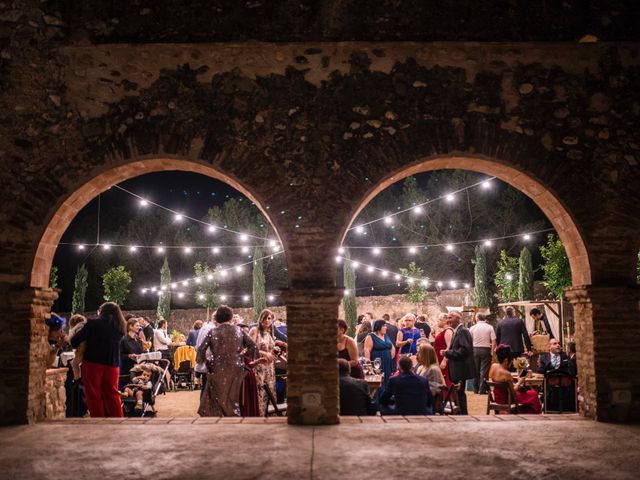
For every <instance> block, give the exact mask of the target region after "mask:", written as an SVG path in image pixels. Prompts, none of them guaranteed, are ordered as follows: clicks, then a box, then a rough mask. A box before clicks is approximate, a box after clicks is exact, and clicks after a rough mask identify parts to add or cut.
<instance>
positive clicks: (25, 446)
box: [0, 415, 640, 480]
mask: <svg viewBox="0 0 640 480" xmlns="http://www.w3.org/2000/svg"><path fill="white" fill-rule="evenodd" d="M284 421H285V419H284V418H271V419H268V420H267V421H265V420H264V419H261V418H252V419H244V420H242V419H233V418H227V419H217V418H198V419H196V418H155V419H143V420H130V419H129V420H121V419H113V420H111V419H69V420H64V421H60V422H45V423H40V424H37V425H31V426H20V427H7V428H2V429H0V472H2V473H1V474H0V477H1V478H3V479H45V478H46V479H50V480H56V479H64V480H69V479H94V478H100V479H101V480H105V479H106V478H110V479H113V478H128V479H136V480H138V479H146V478H150V479H154V480H162V479H174V478H180V479H182V480H187V479H191V478H200V479H203V478H224V479H225V480H232V479H244V478H260V479H269V478H278V479H297V478H314V479H334V478H335V479H340V480H351V479H358V478H363V479H372V478H373V479H394V478H413V479H417V478H440V479H447V480H454V479H464V480H470V479H482V478H490V479H493V480H502V479H518V480H529V479H537V478H539V479H544V480H552V479H562V480H569V479H574V478H576V479H577V478H581V479H585V480H586V479H592V478H597V479H607V480H608V479H631V478H634V479H636V478H638V472H639V471H640V449H639V448H638V445H640V427H639V426H628V425H610V424H602V423H596V422H592V421H589V420H582V419H580V418H579V417H577V416H574V415H563V416H560V415H556V416H541V417H533V416H529V417H526V416H522V417H519V416H515V415H514V416H507V415H503V416H500V417H496V416H478V417H474V416H470V417H409V418H403V417H391V418H386V419H383V418H380V417H376V418H371V417H369V418H363V419H359V418H357V417H351V418H344V419H343V423H342V424H341V425H337V426H331V427H290V426H287V425H286V424H284Z"/></svg>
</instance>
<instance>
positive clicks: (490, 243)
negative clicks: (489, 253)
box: [484, 240, 493, 247]
mask: <svg viewBox="0 0 640 480" xmlns="http://www.w3.org/2000/svg"><path fill="white" fill-rule="evenodd" d="M491 245H493V242H492V241H491V240H485V241H484V246H485V247H490V246H491Z"/></svg>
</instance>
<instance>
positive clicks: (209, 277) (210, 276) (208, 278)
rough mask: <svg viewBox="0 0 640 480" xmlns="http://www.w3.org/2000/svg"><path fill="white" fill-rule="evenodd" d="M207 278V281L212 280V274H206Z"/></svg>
mask: <svg viewBox="0 0 640 480" xmlns="http://www.w3.org/2000/svg"><path fill="white" fill-rule="evenodd" d="M207 280H209V281H211V280H213V275H212V274H210V273H209V274H208V275H207Z"/></svg>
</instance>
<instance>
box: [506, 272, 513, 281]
mask: <svg viewBox="0 0 640 480" xmlns="http://www.w3.org/2000/svg"><path fill="white" fill-rule="evenodd" d="M504 278H506V279H507V280H509V281H511V280H513V275H511V274H510V273H507V274H506V275H505V276H504Z"/></svg>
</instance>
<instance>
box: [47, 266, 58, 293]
mask: <svg viewBox="0 0 640 480" xmlns="http://www.w3.org/2000/svg"><path fill="white" fill-rule="evenodd" d="M49 288H58V267H56V266H55V265H53V266H52V267H51V270H50V271H49Z"/></svg>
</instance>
